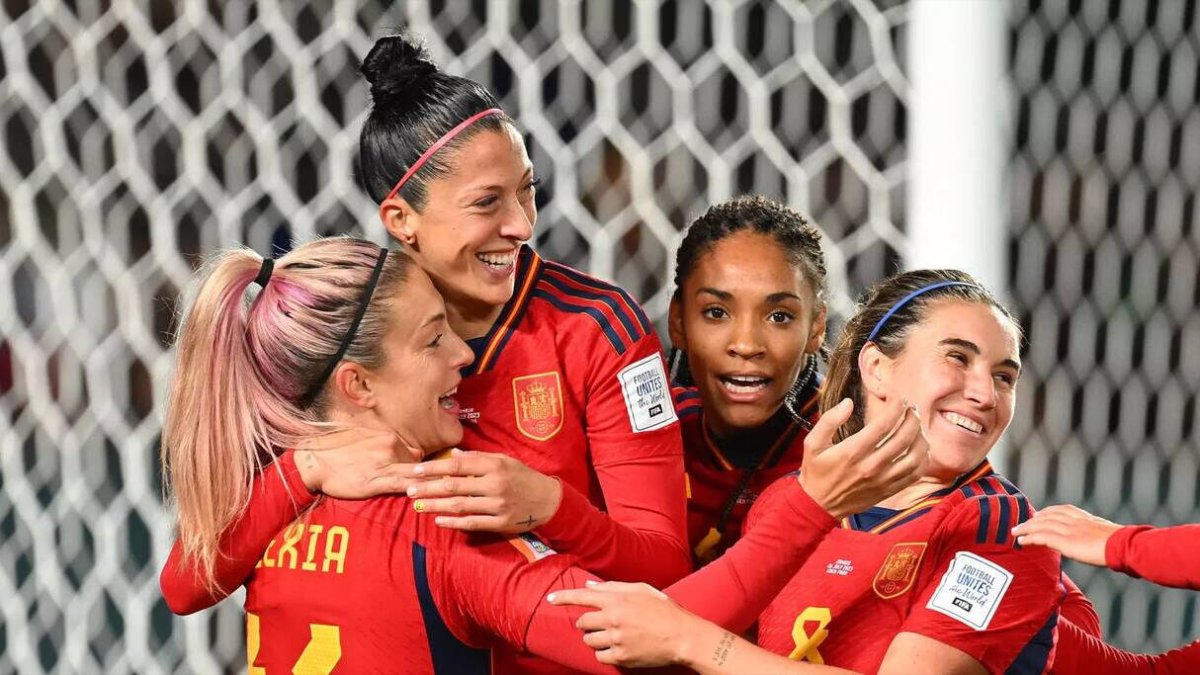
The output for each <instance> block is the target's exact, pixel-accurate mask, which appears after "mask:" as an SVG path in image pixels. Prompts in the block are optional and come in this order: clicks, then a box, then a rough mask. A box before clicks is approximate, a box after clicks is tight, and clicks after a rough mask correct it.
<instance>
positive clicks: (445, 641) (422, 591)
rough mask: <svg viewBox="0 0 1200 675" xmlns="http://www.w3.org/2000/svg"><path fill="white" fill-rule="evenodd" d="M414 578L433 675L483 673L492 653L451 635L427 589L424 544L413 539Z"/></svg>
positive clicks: (487, 670) (471, 674)
mask: <svg viewBox="0 0 1200 675" xmlns="http://www.w3.org/2000/svg"><path fill="white" fill-rule="evenodd" d="M412 561H413V579H414V580H415V581H416V583H417V599H418V600H419V601H420V603H421V620H422V621H423V622H424V623H425V637H426V639H428V640H429V655H430V657H431V660H432V661H433V672H434V673H435V675H442V674H443V673H445V674H446V675H450V674H455V675H457V674H458V673H464V674H465V675H473V674H474V673H479V674H480V675H486V674H487V673H489V672H490V671H491V668H492V663H491V661H492V659H491V653H490V652H488V651H487V650H486V649H475V648H473V647H468V646H467V645H466V644H464V643H463V642H462V641H461V640H459V639H458V638H456V637H454V633H451V632H450V627H449V626H447V625H446V622H445V621H443V620H442V615H441V612H439V611H438V608H437V604H436V603H435V602H434V601H433V591H432V590H430V588H429V571H428V566H427V561H426V559H425V547H424V546H421V545H420V544H418V543H416V542H413V545H412Z"/></svg>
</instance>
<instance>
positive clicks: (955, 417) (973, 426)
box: [945, 412, 983, 434]
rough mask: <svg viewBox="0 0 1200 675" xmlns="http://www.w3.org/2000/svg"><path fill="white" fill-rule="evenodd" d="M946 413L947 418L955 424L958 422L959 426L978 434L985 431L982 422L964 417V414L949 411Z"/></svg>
mask: <svg viewBox="0 0 1200 675" xmlns="http://www.w3.org/2000/svg"><path fill="white" fill-rule="evenodd" d="M945 415H946V419H947V420H949V421H950V422H953V423H954V424H957V425H958V426H960V427H962V428H964V429H966V430H967V431H973V432H975V433H977V434H978V433H981V432H983V425H982V424H980V423H978V422H975V421H972V420H970V419H967V418H966V417H963V416H962V415H959V414H958V413H952V412H948V413H946V414H945Z"/></svg>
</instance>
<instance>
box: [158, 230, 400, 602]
mask: <svg viewBox="0 0 1200 675" xmlns="http://www.w3.org/2000/svg"><path fill="white" fill-rule="evenodd" d="M377 261H378V263H377ZM377 264H378V266H379V269H378V272H377V273H376V272H375V267H376V265H377ZM411 268H412V264H411V261H410V260H408V259H407V257H405V256H404V255H402V254H401V255H397V254H392V255H390V256H386V257H385V254H383V252H382V250H381V249H380V248H379V246H377V245H376V244H373V243H371V242H368V241H363V240H355V239H348V238H336V239H326V240H320V241H315V242H312V243H310V244H306V245H304V246H301V247H299V248H297V249H296V250H294V251H292V252H291V253H289V254H287V255H286V256H284V257H283V258H281V259H280V260H278V261H273V260H263V259H262V258H260V257H259V256H258V255H257V254H255V253H254V252H252V251H249V250H246V249H237V250H231V251H227V252H224V253H221V254H219V255H218V256H216V257H215V258H213V259H212V260H211V261H210V262H209V263H208V265H207V266H206V269H205V271H204V272H202V279H203V280H202V281H201V282H200V284H199V287H198V289H197V290H196V292H195V298H194V300H193V301H192V303H191V307H190V309H189V310H188V311H187V312H186V314H185V318H184V321H183V325H182V327H181V329H180V332H179V335H178V340H177V350H178V355H177V365H176V372H175V377H174V379H173V380H172V383H171V389H170V394H169V395H168V399H167V415H166V422H165V424H164V427H163V439H162V441H163V445H162V454H163V471H164V478H165V484H166V485H167V486H168V489H169V490H170V491H171V492H173V494H174V497H175V501H176V504H177V506H178V509H179V523H180V528H179V538H180V543H181V545H182V546H181V548H182V554H183V558H185V559H187V560H188V561H191V562H192V563H193V565H192V567H193V568H194V569H196V570H197V571H198V572H199V576H200V577H201V578H202V579H203V580H204V581H205V582H206V583H207V584H208V585H209V586H210V587H212V586H214V578H213V566H214V562H215V560H216V557H217V550H218V541H219V536H220V533H221V532H223V531H224V530H225V529H226V528H227V527H228V526H229V524H230V523H232V522H233V521H234V520H235V518H236V517H237V516H238V515H240V514H241V513H242V511H243V510H244V509H245V507H246V504H247V503H248V502H249V500H250V485H251V481H252V478H253V476H254V475H256V474H257V473H258V472H259V471H261V470H262V469H263V467H264V466H266V465H268V464H271V463H272V460H273V458H274V455H275V453H276V452H277V451H279V450H280V449H281V448H284V447H290V446H293V445H294V444H296V443H297V442H299V441H300V440H302V439H307V438H311V437H313V436H316V435H319V434H321V433H322V432H323V431H326V430H329V429H331V428H334V426H333V425H331V424H329V423H328V422H323V421H322V413H323V412H324V410H323V409H324V399H323V397H322V396H319V395H317V396H311V395H310V394H309V393H308V392H309V391H310V390H311V391H313V392H318V393H319V391H320V386H321V384H323V378H322V377H321V375H322V371H323V369H324V368H326V366H327V362H328V361H329V358H330V355H331V354H334V353H335V352H336V351H337V350H338V348H339V344H340V342H341V340H342V339H343V336H345V335H346V333H347V328H348V327H349V326H350V325H351V324H352V323H353V321H354V318H355V317H354V312H355V311H356V308H357V307H358V305H359V299H360V298H359V296H360V295H361V293H362V289H363V287H364V286H365V285H366V284H367V283H368V281H370V280H371V278H372V277H373V276H377V280H376V284H375V285H376V288H375V290H374V292H375V294H376V296H377V297H376V298H375V301H374V303H373V304H372V305H371V306H370V307H368V308H367V310H366V311H365V313H364V314H363V316H362V317H361V319H360V321H359V322H358V325H357V330H356V331H355V334H356V335H355V338H356V339H354V340H353V341H351V342H350V344H348V345H347V348H346V357H347V358H349V359H353V360H354V361H356V362H357V363H359V364H362V365H363V366H364V367H369V368H371V367H378V366H379V365H380V364H381V363H382V362H383V361H384V354H383V350H382V346H383V336H384V334H385V332H386V329H387V323H388V317H387V308H388V307H389V306H390V305H391V304H392V299H391V298H392V296H393V295H395V294H396V292H397V291H398V290H399V289H400V288H401V286H402V285H403V284H404V282H405V279H406V277H407V276H408V275H409V273H410V269H411ZM253 285H258V286H259V287H260V290H259V292H258V293H257V295H255V296H253V298H252V299H251V298H250V297H248V290H249V289H250V287H251V286H253ZM306 396H310V397H311V399H312V400H309V401H305V400H303V399H304V398H305V397H306ZM273 469H274V470H276V471H282V470H283V469H282V467H281V466H278V465H276V466H274V467H273ZM290 473H292V474H294V473H295V470H294V466H292V467H291V472H290ZM293 487H296V488H299V489H302V488H303V485H302V484H299V485H294V486H293Z"/></svg>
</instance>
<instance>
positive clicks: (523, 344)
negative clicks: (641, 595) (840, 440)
mask: <svg viewBox="0 0 1200 675" xmlns="http://www.w3.org/2000/svg"><path fill="white" fill-rule="evenodd" d="M472 342H473V343H474V345H473V347H474V348H475V350H476V359H475V361H474V363H472V364H471V365H470V366H469V367H468V368H467V369H466V370H465V371H464V376H465V379H464V380H463V381H462V383H461V384H460V385H459V387H458V394H457V395H456V397H457V398H458V401H459V404H460V405H461V406H462V421H463V427H464V429H465V432H466V435H465V437H464V438H463V442H462V446H463V447H464V448H469V449H471V450H485V451H491V452H504V453H507V454H509V455H512V456H513V457H516V458H517V459H519V460H521V461H522V462H524V463H526V464H528V465H529V466H530V467H532V468H534V469H536V470H538V471H540V472H542V473H544V474H546V475H550V476H557V477H558V478H560V479H561V480H562V482H563V487H564V490H563V500H562V505H561V506H560V507H559V510H558V512H557V513H556V514H555V516H554V517H553V518H552V519H551V520H550V521H549V522H548V523H546V524H545V525H543V526H542V527H540V528H538V530H537V532H538V535H539V536H540V537H542V538H543V539H545V540H546V541H547V542H548V543H549V544H551V545H552V546H554V547H555V548H558V549H560V550H563V551H567V552H569V553H571V555H573V556H575V557H577V558H578V559H579V562H580V565H581V566H582V567H584V568H585V569H587V570H588V571H590V572H593V573H595V574H598V575H600V576H603V577H605V578H608V579H613V580H617V581H644V582H647V583H650V584H653V585H655V586H659V587H662V586H666V585H667V584H669V583H671V582H673V581H675V580H676V579H679V578H680V577H682V576H683V575H684V574H686V573H687V572H688V570H689V568H690V564H689V560H688V555H687V550H686V545H685V541H684V532H685V529H684V528H685V522H686V497H685V493H684V482H683V449H682V445H681V443H680V439H679V425H678V423H677V417H676V415H675V410H674V406H673V405H672V401H671V392H670V387H669V385H668V382H667V378H666V370H665V367H664V365H665V364H664V359H663V356H662V345H661V343H660V342H659V340H658V336H657V335H656V334H655V333H654V330H653V328H652V327H651V325H650V322H649V320H648V319H647V318H646V316H645V314H643V313H642V310H641V309H640V308H639V307H638V305H637V303H636V302H634V301H633V299H632V298H630V297H629V295H628V294H626V293H625V292H624V291H622V290H621V289H619V288H617V287H616V286H613V285H612V284H608V283H605V282H603V281H599V280H597V279H593V278H591V277H589V276H586V275H584V274H581V273H580V272H577V271H575V270H573V269H571V268H569V267H566V266H565V265H560V264H558V263H554V262H549V261H544V260H542V259H541V258H540V257H539V256H538V255H537V254H536V253H534V252H533V251H532V250H531V249H530V248H529V247H524V248H523V249H522V251H521V254H520V257H519V259H518V262H517V275H516V290H515V291H514V293H513V297H512V299H511V300H509V302H508V304H506V305H505V307H504V310H503V312H502V313H501V315H500V317H499V318H498V319H497V320H496V322H495V324H494V326H493V327H492V330H491V331H490V332H489V333H488V334H487V335H486V336H484V337H483V338H482V339H480V340H472ZM601 509H604V510H605V511H607V513H608V515H607V516H606V515H605V514H604V513H602V512H601ZM609 516H611V517H609Z"/></svg>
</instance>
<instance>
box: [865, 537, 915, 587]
mask: <svg viewBox="0 0 1200 675" xmlns="http://www.w3.org/2000/svg"><path fill="white" fill-rule="evenodd" d="M927 545H928V544H926V543H925V542H905V543H900V544H896V545H894V546H892V550H891V551H888V554H887V557H886V558H884V559H883V564H882V565H880V566H879V571H878V572H876V573H875V580H874V581H873V582H872V583H871V588H873V589H874V590H875V595H878V596H879V597H881V598H883V599H884V600H891V599H892V598H894V597H896V596H898V595H902V594H903V593H905V592H906V591H907V590H908V589H910V588H912V586H913V582H915V581H916V580H917V570H918V569H919V568H920V567H921V558H922V557H924V556H925V547H926V546H927Z"/></svg>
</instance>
